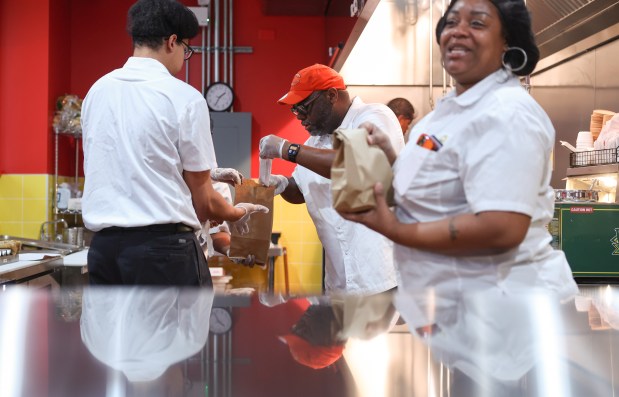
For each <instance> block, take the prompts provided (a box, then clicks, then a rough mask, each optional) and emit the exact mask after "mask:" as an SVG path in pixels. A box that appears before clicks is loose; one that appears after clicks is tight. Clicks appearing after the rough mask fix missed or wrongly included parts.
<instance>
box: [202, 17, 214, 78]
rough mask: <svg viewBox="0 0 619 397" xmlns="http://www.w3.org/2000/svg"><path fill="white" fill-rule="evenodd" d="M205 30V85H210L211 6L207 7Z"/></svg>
mask: <svg viewBox="0 0 619 397" xmlns="http://www.w3.org/2000/svg"><path fill="white" fill-rule="evenodd" d="M207 28H208V29H207V31H206V48H204V52H206V86H207V87H208V86H209V85H211V60H212V58H211V57H212V54H211V7H210V6H209V7H208V26H207Z"/></svg>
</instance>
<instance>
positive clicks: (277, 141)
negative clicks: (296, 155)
mask: <svg viewBox="0 0 619 397" xmlns="http://www.w3.org/2000/svg"><path fill="white" fill-rule="evenodd" d="M284 143H286V140H285V139H283V138H280V137H278V136H277V135H267V136H265V137H263V138H262V139H260V145H259V146H258V148H259V149H260V157H261V158H263V159H281V158H282V147H283V146H284Z"/></svg>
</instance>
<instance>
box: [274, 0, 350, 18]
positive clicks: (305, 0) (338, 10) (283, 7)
mask: <svg viewBox="0 0 619 397" xmlns="http://www.w3.org/2000/svg"><path fill="white" fill-rule="evenodd" d="M351 3H352V0H262V9H263V12H264V14H265V15H270V16H338V17H339V16H342V17H344V16H348V17H349V16H350V5H351Z"/></svg>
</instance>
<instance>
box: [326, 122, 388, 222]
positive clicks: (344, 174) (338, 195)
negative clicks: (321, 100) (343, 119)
mask: <svg viewBox="0 0 619 397" xmlns="http://www.w3.org/2000/svg"><path fill="white" fill-rule="evenodd" d="M367 136H368V132H367V131H366V130H365V129H338V130H336V131H335V133H334V140H333V148H334V149H335V151H336V153H335V160H334V161H333V165H332V166H331V196H332V198H333V207H334V208H335V209H336V210H338V211H342V212H361V211H367V210H370V209H372V208H374V207H376V200H375V199H374V185H376V183H377V182H381V183H382V184H383V187H384V189H385V192H387V194H386V198H387V203H388V204H389V205H390V206H392V205H393V188H392V186H391V182H392V180H393V171H392V170H391V165H390V164H389V161H388V160H387V156H386V155H385V153H384V152H383V151H382V150H381V149H380V148H379V147H376V146H370V145H368V142H367Z"/></svg>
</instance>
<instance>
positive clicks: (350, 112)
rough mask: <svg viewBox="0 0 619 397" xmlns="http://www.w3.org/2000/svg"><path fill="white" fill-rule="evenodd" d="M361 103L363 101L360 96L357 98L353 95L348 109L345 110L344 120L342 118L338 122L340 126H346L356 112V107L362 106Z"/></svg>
mask: <svg viewBox="0 0 619 397" xmlns="http://www.w3.org/2000/svg"><path fill="white" fill-rule="evenodd" d="M363 105H364V103H363V101H362V100H361V98H359V97H358V96H356V97H354V98H353V100H352V103H351V104H350V107H349V108H348V111H347V112H346V116H344V120H342V122H341V123H340V126H346V125H348V124H350V122H351V121H352V119H353V117H355V114H356V113H357V109H359V108H361V107H363Z"/></svg>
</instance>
